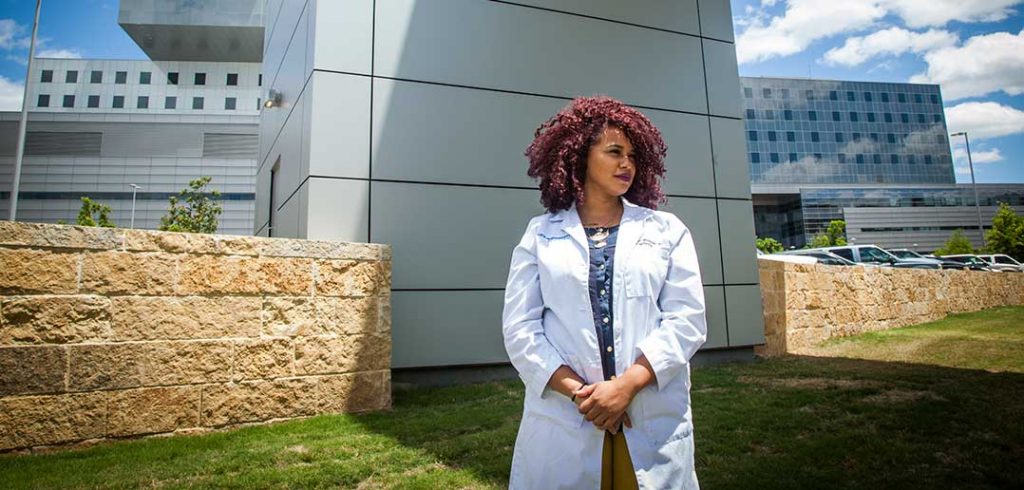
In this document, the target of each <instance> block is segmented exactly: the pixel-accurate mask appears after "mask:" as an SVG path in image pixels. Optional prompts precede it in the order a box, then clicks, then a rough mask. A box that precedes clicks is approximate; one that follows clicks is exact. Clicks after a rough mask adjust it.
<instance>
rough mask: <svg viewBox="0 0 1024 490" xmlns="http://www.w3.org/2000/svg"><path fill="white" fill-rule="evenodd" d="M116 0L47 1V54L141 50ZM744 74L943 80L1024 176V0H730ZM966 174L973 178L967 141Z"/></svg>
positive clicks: (11, 23)
mask: <svg viewBox="0 0 1024 490" xmlns="http://www.w3.org/2000/svg"><path fill="white" fill-rule="evenodd" d="M117 6H118V2H117V1H116V0H44V2H43V10H42V21H41V25H40V29H39V37H40V40H41V41H40V45H39V46H37V48H36V51H37V55H38V56H49V57H81V58H105V59H112V58H115V59H116V58H120V59H143V58H145V55H144V54H143V53H142V51H141V50H140V49H139V48H138V47H136V46H135V43H134V42H133V41H132V40H131V39H130V38H129V37H128V35H127V34H125V33H124V31H123V30H122V29H121V27H120V26H118V25H117ZM34 7H35V2H32V1H31V0H0V110H17V109H18V108H20V101H21V86H22V83H23V80H24V79H25V61H24V60H25V58H26V56H27V53H28V43H27V40H28V37H29V35H30V34H31V25H32V14H33V9H34ZM732 10H733V20H734V24H735V25H734V27H735V31H736V40H737V55H738V59H739V71H740V75H743V76H780V77H811V78H826V79H839V80H871V81H898V82H905V81H920V82H925V83H938V84H940V85H941V86H942V92H943V97H944V99H945V100H944V102H945V107H946V116H947V121H948V124H949V129H950V131H951V132H953V131H960V130H967V131H968V133H969V134H970V135H971V153H972V156H973V157H974V163H975V174H976V177H977V179H978V181H979V182H1014V183H1024V14H1022V11H1024V0H1020V1H1018V0H841V1H840V0H788V1H787V0H732ZM953 142H954V147H953V151H954V156H955V157H957V158H956V161H957V167H958V168H957V179H958V180H959V181H960V182H970V175H969V174H967V173H966V157H965V156H964V151H963V148H962V143H959V142H958V141H957V140H956V139H954V140H953Z"/></svg>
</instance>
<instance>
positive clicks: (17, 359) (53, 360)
mask: <svg viewBox="0 0 1024 490" xmlns="http://www.w3.org/2000/svg"><path fill="white" fill-rule="evenodd" d="M65 356H66V353H65V352H64V348H63V347H59V346H44V345H40V346H36V345H33V346H17V347H0V396H9V395H21V394H28V393H60V392H63V391H64V371H65V368H66V366H67V364H66V361H65Z"/></svg>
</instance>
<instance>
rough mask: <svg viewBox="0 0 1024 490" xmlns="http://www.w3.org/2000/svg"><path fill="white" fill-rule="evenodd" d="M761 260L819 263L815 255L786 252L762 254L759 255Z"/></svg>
mask: <svg viewBox="0 0 1024 490" xmlns="http://www.w3.org/2000/svg"><path fill="white" fill-rule="evenodd" d="M757 258H758V259H761V260H777V261H779V262H789V263H791V264H817V263H819V262H818V259H815V258H814V257H805V256H803V255H789V254H784V253H774V254H761V255H759V256H758V257H757Z"/></svg>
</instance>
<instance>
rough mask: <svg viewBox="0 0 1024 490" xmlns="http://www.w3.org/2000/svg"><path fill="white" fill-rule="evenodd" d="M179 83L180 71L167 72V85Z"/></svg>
mask: <svg viewBox="0 0 1024 490" xmlns="http://www.w3.org/2000/svg"><path fill="white" fill-rule="evenodd" d="M177 84H178V72H176V71H170V72H167V85H177Z"/></svg>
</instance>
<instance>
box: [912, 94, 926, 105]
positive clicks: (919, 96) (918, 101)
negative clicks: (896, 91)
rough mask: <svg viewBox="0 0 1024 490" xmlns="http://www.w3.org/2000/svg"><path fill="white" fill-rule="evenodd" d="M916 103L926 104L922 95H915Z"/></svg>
mask: <svg viewBox="0 0 1024 490" xmlns="http://www.w3.org/2000/svg"><path fill="white" fill-rule="evenodd" d="M914 103H915V104H923V103H924V99H922V98H921V94H914Z"/></svg>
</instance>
